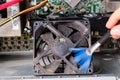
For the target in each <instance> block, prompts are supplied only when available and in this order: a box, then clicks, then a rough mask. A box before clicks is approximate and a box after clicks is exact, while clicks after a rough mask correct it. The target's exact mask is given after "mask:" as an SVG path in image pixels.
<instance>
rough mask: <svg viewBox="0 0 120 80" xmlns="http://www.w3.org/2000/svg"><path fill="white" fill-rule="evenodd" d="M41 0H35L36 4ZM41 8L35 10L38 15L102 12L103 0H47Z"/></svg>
mask: <svg viewBox="0 0 120 80" xmlns="http://www.w3.org/2000/svg"><path fill="white" fill-rule="evenodd" d="M41 1H43V0H35V3H36V4H38V3H40V2H41ZM48 2H49V3H47V4H46V5H45V6H43V7H42V8H39V9H37V10H36V13H37V14H38V15H46V14H50V13H58V14H79V13H83V12H86V13H104V11H105V7H104V6H105V0H48Z"/></svg>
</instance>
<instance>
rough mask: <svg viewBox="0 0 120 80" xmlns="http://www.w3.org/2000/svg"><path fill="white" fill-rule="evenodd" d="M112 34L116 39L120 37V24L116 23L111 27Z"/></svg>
mask: <svg viewBox="0 0 120 80" xmlns="http://www.w3.org/2000/svg"><path fill="white" fill-rule="evenodd" d="M110 33H111V35H112V37H113V38H114V39H119V38H120V25H116V26H114V27H113V28H112V29H111V32H110Z"/></svg>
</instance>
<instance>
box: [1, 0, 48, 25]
mask: <svg viewBox="0 0 120 80" xmlns="http://www.w3.org/2000/svg"><path fill="white" fill-rule="evenodd" d="M47 2H48V1H47V0H44V1H42V2H41V3H39V4H38V5H36V6H33V7H31V8H28V9H25V10H23V11H21V12H19V13H17V14H15V15H13V16H12V17H10V18H7V19H6V20H4V21H2V22H0V27H1V26H2V25H4V24H6V23H7V22H9V21H11V20H12V19H14V18H16V17H18V16H20V15H22V14H25V13H28V12H31V11H33V10H36V9H38V8H40V7H42V6H43V5H45V4H46V3H47Z"/></svg>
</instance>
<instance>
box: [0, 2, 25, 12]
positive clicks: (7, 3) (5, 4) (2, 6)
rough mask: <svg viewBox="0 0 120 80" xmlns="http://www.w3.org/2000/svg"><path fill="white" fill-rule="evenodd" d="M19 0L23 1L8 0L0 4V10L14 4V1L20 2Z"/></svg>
mask: <svg viewBox="0 0 120 80" xmlns="http://www.w3.org/2000/svg"><path fill="white" fill-rule="evenodd" d="M21 1H23V0H11V1H9V2H6V3H3V4H0V10H3V9H5V8H7V7H9V6H12V5H14V4H16V3H19V2H21Z"/></svg>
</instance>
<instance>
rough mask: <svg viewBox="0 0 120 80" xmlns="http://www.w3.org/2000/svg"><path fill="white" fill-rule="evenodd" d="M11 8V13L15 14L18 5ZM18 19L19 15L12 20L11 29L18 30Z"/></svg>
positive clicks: (17, 10)
mask: <svg viewBox="0 0 120 80" xmlns="http://www.w3.org/2000/svg"><path fill="white" fill-rule="evenodd" d="M11 10H12V15H15V14H17V13H18V12H19V9H18V7H16V6H12V7H11ZM19 21H20V20H19V17H17V18H15V19H13V20H12V29H13V30H19Z"/></svg>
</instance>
